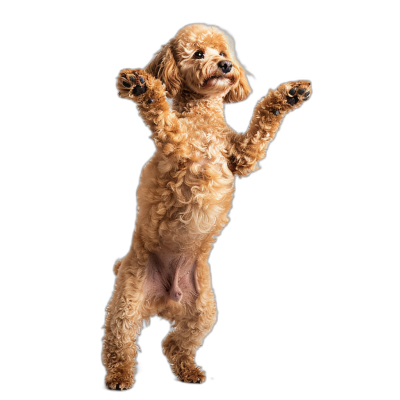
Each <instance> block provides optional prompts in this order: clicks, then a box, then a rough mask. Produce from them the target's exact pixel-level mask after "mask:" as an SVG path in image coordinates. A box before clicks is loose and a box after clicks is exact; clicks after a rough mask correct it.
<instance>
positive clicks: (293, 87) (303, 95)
mask: <svg viewBox="0 0 400 400" xmlns="http://www.w3.org/2000/svg"><path fill="white" fill-rule="evenodd" d="M310 95H311V83H310V82H309V81H297V82H288V83H284V84H282V85H280V86H279V87H278V89H276V90H270V91H269V93H268V94H267V96H265V97H264V98H263V99H261V101H260V102H259V103H258V104H257V106H256V109H255V110H254V115H253V119H252V121H251V123H250V127H249V129H248V131H247V132H246V133H245V134H243V135H239V134H237V133H234V132H233V133H232V134H231V135H230V136H229V140H228V149H227V154H228V161H229V163H228V165H229V168H230V170H231V171H232V172H233V173H235V174H238V175H242V176H243V175H248V174H249V173H250V172H252V171H254V170H255V169H256V168H257V162H258V161H259V160H261V159H262V158H264V156H265V151H266V149H267V147H268V145H269V143H270V142H271V141H272V140H273V139H274V137H275V134H276V132H277V131H278V129H279V126H280V124H281V122H282V120H283V118H284V116H285V115H286V114H287V113H288V112H289V111H292V110H293V109H295V108H297V107H299V106H300V105H301V104H302V103H303V102H304V101H306V100H308V99H309V98H310Z"/></svg>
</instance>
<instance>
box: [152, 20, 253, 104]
mask: <svg viewBox="0 0 400 400" xmlns="http://www.w3.org/2000/svg"><path fill="white" fill-rule="evenodd" d="M227 39H228V38H227V36H225V35H224V34H223V33H222V32H221V31H219V30H218V29H217V28H215V27H207V26H205V25H189V26H186V27H185V28H183V29H181V30H180V31H179V32H178V34H177V35H176V37H175V38H174V39H172V40H171V41H170V42H169V43H168V44H166V45H165V46H164V47H163V48H162V49H161V51H160V52H158V53H157V54H156V56H155V58H154V59H153V61H151V63H150V64H149V65H148V66H147V67H146V71H147V72H149V73H151V74H152V75H154V76H155V77H157V78H159V79H160V80H161V81H162V82H163V83H164V84H165V85H166V89H167V91H168V94H167V95H168V97H170V98H172V97H175V96H176V95H177V94H178V93H181V92H182V91H183V90H186V91H189V92H194V93H197V94H200V95H203V96H204V97H215V96H222V97H223V98H224V101H225V102H227V103H230V102H237V101H241V100H244V99H246V98H247V96H248V95H249V94H250V86H249V84H248V82H247V78H246V75H245V72H244V70H243V68H242V67H241V66H240V64H239V62H238V61H237V60H236V59H235V57H234V56H233V54H232V51H231V49H230V46H229V45H228V40H227Z"/></svg>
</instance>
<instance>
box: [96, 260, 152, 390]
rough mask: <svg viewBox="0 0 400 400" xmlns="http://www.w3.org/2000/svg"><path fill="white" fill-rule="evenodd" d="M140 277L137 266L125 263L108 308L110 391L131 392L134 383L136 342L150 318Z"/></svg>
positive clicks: (106, 363) (106, 352)
mask: <svg viewBox="0 0 400 400" xmlns="http://www.w3.org/2000/svg"><path fill="white" fill-rule="evenodd" d="M140 275H142V274H139V271H138V268H137V266H135V265H129V262H126V261H125V260H124V262H123V264H122V265H121V266H120V270H119V271H118V277H117V281H116V285H115V291H114V293H113V296H112V298H111V300H110V303H109V304H108V307H107V317H106V323H105V336H104V339H103V340H104V343H103V364H104V366H105V367H106V369H107V376H106V385H107V387H108V388H109V389H121V390H122V389H129V388H130V387H132V385H133V383H134V366H135V364H136V361H135V359H136V353H137V345H136V338H137V335H138V334H139V332H140V330H141V328H142V321H143V319H147V318H149V316H150V315H149V312H148V310H147V309H146V308H145V307H144V306H143V291H142V287H143V278H142V277H140Z"/></svg>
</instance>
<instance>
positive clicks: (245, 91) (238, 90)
mask: <svg viewBox="0 0 400 400" xmlns="http://www.w3.org/2000/svg"><path fill="white" fill-rule="evenodd" d="M236 65H237V64H236ZM239 71H240V77H239V81H238V82H237V84H236V85H235V86H234V87H233V88H232V89H231V90H230V91H229V92H228V93H227V95H226V96H225V98H224V101H225V103H236V102H238V101H242V100H245V99H247V97H248V96H249V94H250V93H251V88H250V85H249V82H248V81H247V78H246V73H245V71H244V69H243V68H242V67H241V66H240V65H239Z"/></svg>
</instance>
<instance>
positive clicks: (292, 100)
mask: <svg viewBox="0 0 400 400" xmlns="http://www.w3.org/2000/svg"><path fill="white" fill-rule="evenodd" d="M292 84H293V85H295V86H293V87H292V88H291V89H290V90H289V91H288V92H287V95H286V101H287V102H288V104H290V105H291V106H294V105H295V104H297V103H298V102H299V101H300V100H303V101H305V100H308V99H309V97H310V94H311V91H310V90H308V89H309V88H310V83H309V82H304V81H303V82H297V83H294V82H293V83H292Z"/></svg>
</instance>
